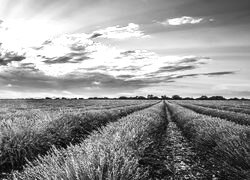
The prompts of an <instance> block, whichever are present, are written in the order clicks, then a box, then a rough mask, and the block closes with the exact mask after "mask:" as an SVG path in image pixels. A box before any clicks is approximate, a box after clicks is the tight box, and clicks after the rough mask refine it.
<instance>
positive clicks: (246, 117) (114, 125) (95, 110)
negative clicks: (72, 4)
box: [0, 100, 250, 180]
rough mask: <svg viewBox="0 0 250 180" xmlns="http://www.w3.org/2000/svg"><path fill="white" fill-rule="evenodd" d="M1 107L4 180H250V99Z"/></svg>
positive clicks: (21, 102) (0, 161) (9, 102)
mask: <svg viewBox="0 0 250 180" xmlns="http://www.w3.org/2000/svg"><path fill="white" fill-rule="evenodd" d="M0 105H1V106H0V179H13V180H61V179H63V180H80V179H81V180H82V179H83V180H99V179H100V180H134V179H135V180H147V179H152V180H156V179H163V180H164V179H166V180H168V179H169V180H172V179H177V180H179V179H205V180H206V179H207V180H209V179H214V180H217V179H223V180H224V179H229V180H230V179H233V180H236V179H239V180H241V179H242V180H243V179H250V126H249V125H250V113H249V111H250V102H249V101H215V100H213V101H212V100H211V101H201V100H169V101H164V100H0Z"/></svg>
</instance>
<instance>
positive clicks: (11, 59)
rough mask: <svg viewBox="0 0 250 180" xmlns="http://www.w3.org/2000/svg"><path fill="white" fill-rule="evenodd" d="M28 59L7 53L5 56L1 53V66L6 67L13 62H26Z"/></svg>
mask: <svg viewBox="0 0 250 180" xmlns="http://www.w3.org/2000/svg"><path fill="white" fill-rule="evenodd" d="M25 58H26V57H25V56H21V55H17V54H15V53H12V52H10V53H5V54H3V55H2V54H1V53H0V66H6V65H8V64H9V63H11V62H14V61H16V62H19V61H22V60H24V59H25Z"/></svg>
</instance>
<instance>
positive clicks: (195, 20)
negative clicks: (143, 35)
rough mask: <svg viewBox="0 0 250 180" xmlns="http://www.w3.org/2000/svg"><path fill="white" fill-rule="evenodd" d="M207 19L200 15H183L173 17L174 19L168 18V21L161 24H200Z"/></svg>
mask: <svg viewBox="0 0 250 180" xmlns="http://www.w3.org/2000/svg"><path fill="white" fill-rule="evenodd" d="M204 20H205V19H204V18H199V17H190V16H182V17H178V18H172V19H167V20H166V21H162V22H159V23H160V24H162V25H164V26H167V25H171V26H179V25H185V24H199V23H201V22H203V21H204Z"/></svg>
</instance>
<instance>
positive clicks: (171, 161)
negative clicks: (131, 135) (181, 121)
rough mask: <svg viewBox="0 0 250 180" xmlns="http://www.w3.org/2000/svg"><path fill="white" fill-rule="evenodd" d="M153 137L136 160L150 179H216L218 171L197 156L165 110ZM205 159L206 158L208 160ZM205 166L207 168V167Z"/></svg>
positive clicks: (203, 158)
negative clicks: (164, 114)
mask: <svg viewBox="0 0 250 180" xmlns="http://www.w3.org/2000/svg"><path fill="white" fill-rule="evenodd" d="M159 131H160V132H159V133H158V134H157V135H156V136H155V142H154V143H152V144H151V145H150V147H148V148H147V149H146V150H145V153H144V155H143V157H142V159H141V160H140V163H141V164H142V165H143V166H144V167H146V168H147V169H148V170H149V175H148V176H149V177H148V178H147V179H151V180H161V179H162V180H163V179H164V180H168V179H169V180H175V179H178V180H179V179H203V180H204V179H205V180H206V179H209V180H217V179H218V178H217V174H219V172H218V171H217V170H216V168H213V166H214V165H213V164H211V162H210V163H208V162H207V160H206V157H202V158H201V157H200V155H198V154H197V152H196V150H195V148H194V147H193V146H192V144H191V143H190V142H189V141H188V140H187V139H186V138H185V137H184V136H183V135H182V132H181V131H180V130H179V128H178V127H177V126H176V124H175V123H174V122H173V121H172V120H171V117H170V114H169V112H168V110H167V112H166V124H165V126H163V127H162V128H161V129H160V130H159ZM208 160H209V159H208ZM208 166H211V168H209V169H207V167H208Z"/></svg>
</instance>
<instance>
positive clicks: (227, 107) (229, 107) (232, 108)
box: [196, 104, 250, 115]
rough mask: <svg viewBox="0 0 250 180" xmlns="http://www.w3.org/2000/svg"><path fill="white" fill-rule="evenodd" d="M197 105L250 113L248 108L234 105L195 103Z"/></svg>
mask: <svg viewBox="0 0 250 180" xmlns="http://www.w3.org/2000/svg"><path fill="white" fill-rule="evenodd" d="M196 105H199V106H203V107H209V108H213V109H220V110H226V111H233V112H236V113H245V114H249V115H250V109H245V108H240V107H234V106H223V105H222V106H219V105H216V104H196Z"/></svg>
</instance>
